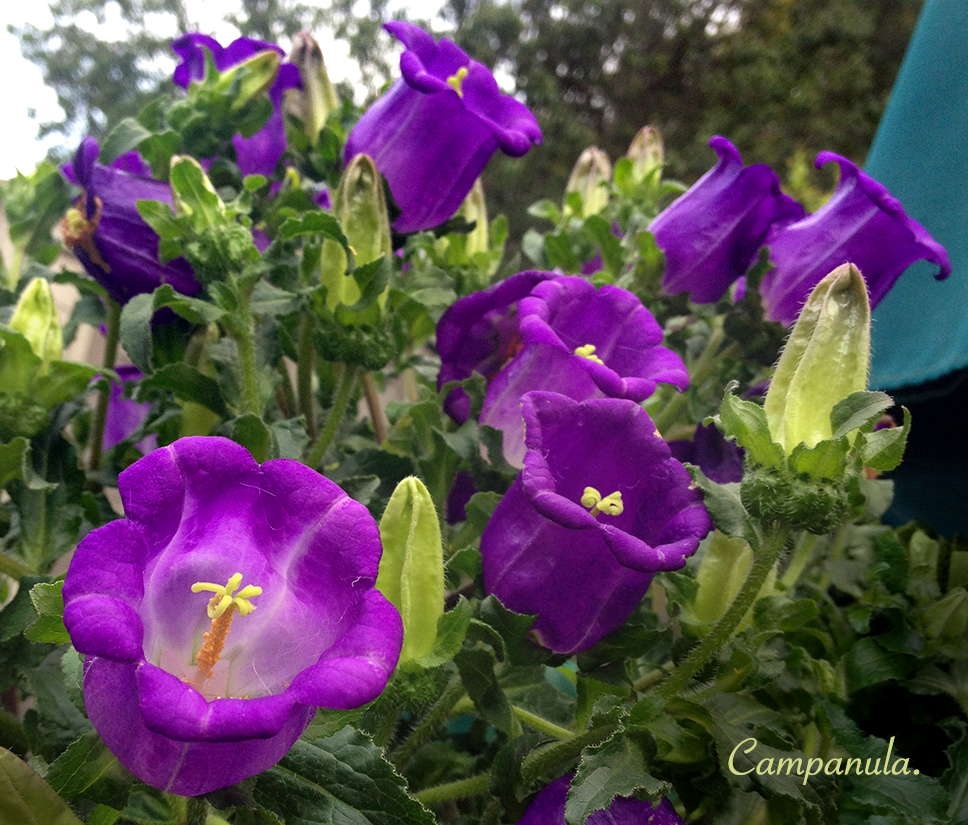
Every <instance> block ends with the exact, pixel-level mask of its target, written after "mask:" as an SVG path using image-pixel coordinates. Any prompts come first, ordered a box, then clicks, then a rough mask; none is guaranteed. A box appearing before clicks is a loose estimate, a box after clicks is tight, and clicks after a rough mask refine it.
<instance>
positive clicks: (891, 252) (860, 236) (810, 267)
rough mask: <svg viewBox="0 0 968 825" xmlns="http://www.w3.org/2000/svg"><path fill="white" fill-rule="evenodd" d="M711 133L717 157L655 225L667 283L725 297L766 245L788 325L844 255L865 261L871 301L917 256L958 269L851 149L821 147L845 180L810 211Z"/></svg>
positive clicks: (772, 308)
mask: <svg viewBox="0 0 968 825" xmlns="http://www.w3.org/2000/svg"><path fill="white" fill-rule="evenodd" d="M709 143H710V145H711V146H712V147H713V148H714V149H715V150H716V153H717V154H718V155H719V162H718V163H717V164H716V166H715V167H714V168H713V169H712V170H710V171H709V172H707V173H706V175H704V176H703V177H702V178H700V179H699V180H698V181H697V182H696V184H695V185H694V186H693V187H692V188H691V189H689V190H688V191H687V192H686V193H685V194H684V195H682V196H681V197H680V198H679V199H678V200H676V201H675V202H673V204H672V205H671V206H670V207H669V208H668V209H666V210H665V211H663V212H662V213H661V214H660V215H659V216H658V217H657V218H656V219H655V220H654V221H653V222H652V224H651V226H650V227H649V228H650V229H651V231H652V232H653V234H654V235H655V239H656V243H657V245H658V246H659V248H660V249H661V250H662V251H663V252H664V253H665V256H666V271H665V274H664V276H663V279H662V286H663V289H664V291H665V292H667V293H669V294H677V293H680V292H688V293H689V294H690V297H691V298H692V300H694V301H697V302H699V303H709V302H714V301H718V300H719V299H720V298H722V297H723V295H724V294H725V293H726V290H727V289H728V288H729V287H730V285H732V284H733V283H734V282H735V281H737V279H739V278H740V277H741V276H742V275H743V274H744V273H745V272H746V270H747V269H749V267H750V266H751V264H752V263H753V261H754V260H755V258H756V255H757V253H758V251H759V249H760V247H761V246H763V245H766V246H768V247H769V249H770V259H771V261H772V263H773V264H774V266H775V268H774V269H772V270H770V271H769V272H768V273H767V274H766V276H765V277H764V279H763V282H762V295H763V302H764V305H765V308H766V314H767V317H768V318H769V319H770V320H773V321H779V322H781V323H783V324H786V325H789V324H792V323H793V321H794V320H795V319H796V317H797V314H798V313H799V311H800V307H801V306H803V303H804V301H805V300H806V299H807V296H808V295H809V294H810V292H811V291H812V290H813V288H814V287H815V286H816V285H817V284H818V283H819V282H820V280H821V279H822V278H823V277H824V276H825V275H826V274H827V273H829V272H831V271H833V270H834V269H836V268H837V267H838V266H840V265H841V264H845V263H853V264H854V265H855V266H857V268H858V269H859V270H860V271H861V273H862V274H863V276H864V280H865V281H866V282H867V287H868V290H869V292H870V297H871V306H872V307H873V306H876V304H877V303H878V302H879V301H880V300H881V299H882V298H883V297H884V296H885V295H886V294H887V292H888V291H889V290H890V288H891V287H892V286H893V285H894V282H895V281H896V280H897V279H898V277H899V276H900V274H901V272H903V271H904V269H905V268H906V267H907V266H908V265H909V264H911V263H913V262H914V261H917V260H922V259H926V260H928V261H930V262H931V263H933V264H935V265H936V266H938V268H939V272H938V275H937V277H938V278H945V277H947V275H948V274H949V273H950V272H951V263H950V261H949V260H948V255H947V253H946V252H945V250H944V248H943V247H942V246H941V245H940V244H938V243H937V242H936V241H935V240H934V239H933V238H932V237H931V235H930V234H929V233H928V231H927V230H926V229H925V228H924V227H923V226H922V225H921V224H920V223H918V222H917V221H916V220H914V219H913V218H910V217H909V216H908V215H907V214H906V213H905V211H904V208H903V207H902V206H901V204H900V203H899V202H898V201H897V200H896V199H895V198H893V197H892V196H891V195H890V193H889V192H888V191H887V190H886V189H885V188H884V187H883V186H882V185H881V184H879V183H878V182H877V181H875V180H873V179H872V178H871V177H870V176H868V175H866V174H865V173H864V172H863V171H862V170H861V169H859V168H858V167H857V166H856V165H855V164H853V163H852V162H851V161H849V160H847V159H846V158H843V157H841V156H840V155H836V154H834V153H832V152H821V153H820V154H819V155H818V156H817V166H818V167H819V166H822V165H823V164H825V163H829V162H830V161H836V162H837V163H838V164H839V165H840V181H839V183H838V184H837V189H836V191H835V192H834V194H833V196H832V197H831V198H830V200H829V201H827V203H826V204H824V206H823V207H821V208H820V209H819V210H818V211H817V212H815V213H814V214H812V215H806V214H805V213H804V210H803V207H801V206H800V205H799V204H798V203H796V202H795V201H793V200H792V199H791V198H789V197H787V196H786V195H784V194H783V193H782V192H781V191H780V187H779V180H778V179H777V177H776V174H775V173H774V172H773V171H772V170H771V169H770V168H769V167H767V166H765V165H763V164H756V165H754V166H747V167H744V166H743V161H742V158H741V157H740V154H739V152H738V151H737V150H736V147H734V146H733V145H732V144H731V143H730V142H729V141H728V140H726V139H725V138H722V137H714V138H712V139H711V140H710V142H709Z"/></svg>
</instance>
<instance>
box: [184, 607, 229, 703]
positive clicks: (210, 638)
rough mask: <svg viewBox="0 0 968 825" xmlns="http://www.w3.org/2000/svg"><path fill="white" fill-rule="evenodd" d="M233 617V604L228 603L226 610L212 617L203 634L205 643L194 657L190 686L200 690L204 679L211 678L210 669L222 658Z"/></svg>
mask: <svg viewBox="0 0 968 825" xmlns="http://www.w3.org/2000/svg"><path fill="white" fill-rule="evenodd" d="M234 617H235V605H234V604H233V605H229V608H228V610H226V611H225V612H224V613H222V614H221V615H220V616H216V617H215V618H214V619H212V627H211V629H210V630H209V631H208V633H206V634H205V644H203V645H202V649H201V650H199V651H198V656H196V657H195V664H196V665H198V670H196V671H195V678H194V679H192V687H194V688H195V689H196V690H201V689H202V685H204V684H205V680H206V679H211V678H212V669H213V668H214V667H215V665H216V664H217V663H218V660H219V659H221V658H222V651H223V650H224V649H225V640H226V639H227V638H228V635H229V630H230V629H231V627H232V619H233V618H234Z"/></svg>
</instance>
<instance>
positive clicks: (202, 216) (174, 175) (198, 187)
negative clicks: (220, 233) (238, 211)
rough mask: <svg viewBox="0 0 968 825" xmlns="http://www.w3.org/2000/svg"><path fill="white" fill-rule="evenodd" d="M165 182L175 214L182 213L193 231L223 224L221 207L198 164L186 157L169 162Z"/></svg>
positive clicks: (222, 209) (215, 193)
mask: <svg viewBox="0 0 968 825" xmlns="http://www.w3.org/2000/svg"><path fill="white" fill-rule="evenodd" d="M168 179H169V182H170V183H171V189H172V195H173V196H174V199H175V203H176V204H179V213H180V214H181V213H182V212H186V213H187V214H188V215H189V216H190V217H191V223H192V226H194V227H195V229H196V230H197V231H201V230H203V229H206V228H210V227H217V226H221V225H223V224H225V223H226V221H227V219H228V218H227V212H226V209H225V204H224V203H222V199H221V198H220V197H219V196H218V193H217V192H216V191H215V189H214V188H213V187H212V183H211V181H210V180H209V179H208V176H207V175H206V174H205V171H204V170H203V169H202V167H201V165H200V164H199V163H198V161H196V160H194V159H193V158H189V157H176V158H172V162H171V171H170V173H169V178H168Z"/></svg>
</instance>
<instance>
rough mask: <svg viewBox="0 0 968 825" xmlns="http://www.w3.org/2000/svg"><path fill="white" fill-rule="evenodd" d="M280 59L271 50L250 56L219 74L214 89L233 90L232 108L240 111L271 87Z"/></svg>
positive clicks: (276, 53) (277, 54) (277, 71)
mask: <svg viewBox="0 0 968 825" xmlns="http://www.w3.org/2000/svg"><path fill="white" fill-rule="evenodd" d="M281 62H282V58H281V57H279V53H278V52H276V51H273V50H272V49H267V50H266V51H264V52H259V53H257V54H254V55H252V57H250V58H249V59H248V60H243V61H242V62H241V63H238V64H236V65H235V66H232V67H231V68H229V69H226V70H225V71H224V72H221V73H220V74H219V77H218V80H217V81H216V83H215V88H216V89H218V90H219V91H223V92H227V91H230V90H232V89H233V85H235V84H237V85H236V88H235V89H234V92H235V97H234V99H233V101H232V108H233V109H235V110H238V109H241V108H242V107H243V106H245V104H246V103H248V102H249V101H250V100H252V99H253V98H256V97H258V96H259V95H262V94H265V93H266V92H268V91H269V89H270V88H271V87H272V84H273V83H274V82H275V80H276V75H277V74H279V64H280V63H281Z"/></svg>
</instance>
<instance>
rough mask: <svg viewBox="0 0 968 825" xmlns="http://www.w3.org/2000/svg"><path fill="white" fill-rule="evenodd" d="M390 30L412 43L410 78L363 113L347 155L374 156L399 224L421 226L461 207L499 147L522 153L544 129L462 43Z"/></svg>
mask: <svg viewBox="0 0 968 825" xmlns="http://www.w3.org/2000/svg"><path fill="white" fill-rule="evenodd" d="M384 28H385V29H386V30H387V31H388V32H390V34H392V35H393V36H394V37H396V38H397V39H398V40H399V41H400V42H401V43H403V45H404V46H405V47H406V51H405V52H404V53H403V54H402V55H401V57H400V71H401V73H402V75H403V77H402V78H401V79H400V80H398V81H397V82H396V83H395V84H394V85H393V86H392V87H391V88H390V91H388V92H387V93H386V94H385V95H384V96H383V97H381V98H380V99H379V100H378V101H377V102H376V103H374V104H373V105H372V106H371V107H370V108H369V109H367V111H366V112H365V113H364V115H363V117H362V118H360V121H359V122H358V123H357V124H356V126H355V127H354V128H353V131H351V132H350V135H349V137H348V138H347V141H346V149H345V151H344V159H345V160H346V162H347V163H348V162H349V161H350V160H351V159H352V158H353V157H354V156H356V155H358V154H361V153H363V154H367V155H369V156H370V157H372V158H373V160H374V161H375V162H376V166H377V169H379V170H380V173H381V174H382V175H383V176H384V177H385V178H386V179H387V183H388V184H389V186H390V191H391V192H392V193H393V197H394V200H396V202H397V205H398V206H399V207H400V210H401V214H400V216H399V217H398V218H397V220H396V221H395V222H394V224H393V228H394V229H395V230H396V231H397V232H416V231H418V230H421V229H429V228H430V227H433V226H437V225H438V224H441V223H443V222H444V221H446V220H447V219H448V218H450V217H451V216H452V215H453V214H454V213H455V212H456V211H457V209H458V207H459V206H460V205H461V203H462V202H463V200H464V198H465V197H466V196H467V193H468V192H470V190H471V187H472V186H473V185H474V181H475V180H476V179H477V177H478V175H480V173H481V171H482V170H483V169H484V167H485V166H486V165H487V162H488V161H489V160H490V159H491V155H493V154H494V152H495V151H497V149H498V148H500V149H502V150H503V151H504V153H505V154H508V155H510V156H511V157H520V156H521V155H524V154H526V153H527V151H528V150H529V149H530V148H531V146H532V144H536V143H541V129H540V128H539V126H538V121H537V120H536V119H535V117H534V115H533V114H532V113H531V111H530V110H529V109H528V107H527V106H525V105H524V104H523V103H521V102H519V101H517V100H515V99H514V98H513V97H510V96H509V95H506V94H502V93H501V90H500V89H499V88H498V85H497V81H496V80H495V79H494V75H493V74H491V71H490V70H489V69H488V68H487V67H486V66H484V65H483V64H482V63H478V62H477V61H476V60H471V59H470V57H468V55H467V54H466V53H465V52H464V51H463V50H462V49H461V48H460V47H458V46H457V45H456V44H455V43H453V42H451V41H450V40H447V39H442V40H441V41H440V42H435V41H434V38H433V37H432V36H431V35H430V34H428V33H427V32H425V31H424V30H423V29H421V28H420V27H419V26H415V25H413V24H412V23H405V22H402V21H393V22H390V23H387V24H385V25H384Z"/></svg>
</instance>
